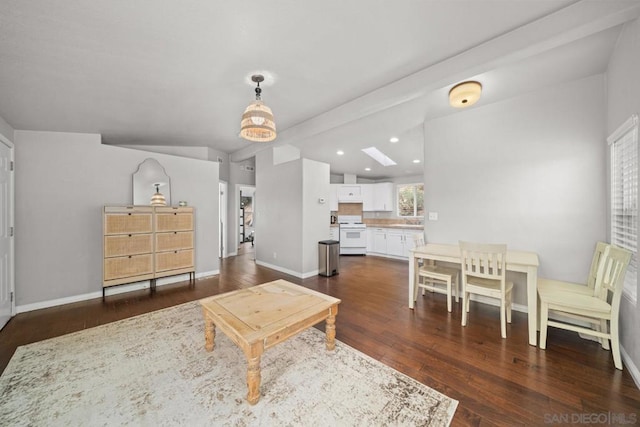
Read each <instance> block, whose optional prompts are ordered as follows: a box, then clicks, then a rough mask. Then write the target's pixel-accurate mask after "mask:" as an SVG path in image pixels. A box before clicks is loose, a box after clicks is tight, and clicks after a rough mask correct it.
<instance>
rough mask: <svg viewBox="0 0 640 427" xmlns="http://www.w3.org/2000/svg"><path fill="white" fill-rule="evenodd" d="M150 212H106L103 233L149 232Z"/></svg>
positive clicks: (150, 226)
mask: <svg viewBox="0 0 640 427" xmlns="http://www.w3.org/2000/svg"><path fill="white" fill-rule="evenodd" d="M152 224H153V222H152V215H151V213H137V212H129V213H108V214H105V216H104V234H134V233H151V231H152Z"/></svg>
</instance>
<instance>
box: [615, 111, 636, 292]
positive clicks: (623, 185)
mask: <svg viewBox="0 0 640 427" xmlns="http://www.w3.org/2000/svg"><path fill="white" fill-rule="evenodd" d="M608 140H609V143H610V144H611V218H610V221H611V243H612V244H614V245H616V246H619V247H621V248H625V249H627V250H629V251H631V252H632V254H633V256H632V257H631V262H630V263H629V267H628V268H627V274H626V276H625V287H624V293H625V294H626V295H627V296H629V297H630V299H631V300H632V301H633V302H635V301H637V293H638V116H636V115H634V116H632V117H631V118H630V119H629V120H627V122H625V124H624V125H622V126H621V127H620V129H618V130H617V131H616V132H614V133H613V135H612V136H611V137H609V138H608Z"/></svg>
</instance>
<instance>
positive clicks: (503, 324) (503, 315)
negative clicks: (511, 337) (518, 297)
mask: <svg viewBox="0 0 640 427" xmlns="http://www.w3.org/2000/svg"><path fill="white" fill-rule="evenodd" d="M500 336H502V338H506V337H507V302H506V301H505V300H504V299H502V300H500Z"/></svg>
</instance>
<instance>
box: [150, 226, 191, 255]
mask: <svg viewBox="0 0 640 427" xmlns="http://www.w3.org/2000/svg"><path fill="white" fill-rule="evenodd" d="M180 249H193V232H192V231H174V232H173V233H156V252H166V251H177V250H180Z"/></svg>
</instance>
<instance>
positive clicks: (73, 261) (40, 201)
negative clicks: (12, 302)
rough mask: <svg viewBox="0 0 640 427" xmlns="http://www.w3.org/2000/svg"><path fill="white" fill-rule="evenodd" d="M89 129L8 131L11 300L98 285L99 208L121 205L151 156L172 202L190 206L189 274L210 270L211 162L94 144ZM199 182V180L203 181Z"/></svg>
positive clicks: (213, 249)
mask: <svg viewBox="0 0 640 427" xmlns="http://www.w3.org/2000/svg"><path fill="white" fill-rule="evenodd" d="M100 140H101V137H100V135H97V134H77V133H59V132H31V131H16V132H15V141H14V142H15V147H16V149H15V155H16V156H15V158H16V245H15V246H16V303H17V305H18V306H21V305H27V304H34V303H40V302H46V301H51V300H55V299H62V298H70V297H75V296H78V295H86V294H90V293H95V292H101V290H102V207H103V206H104V205H116V206H118V205H127V204H131V202H132V198H133V189H132V187H133V185H132V174H133V172H135V170H136V169H137V167H138V164H139V163H140V162H142V161H143V160H144V159H146V158H148V157H153V158H155V159H156V160H158V161H159V162H160V164H162V166H164V168H165V170H166V172H167V174H168V175H169V176H170V177H171V193H172V200H187V201H188V202H189V205H190V206H194V207H195V209H196V214H195V216H196V224H195V226H196V239H195V240H196V260H195V261H196V273H203V272H217V271H218V270H219V261H218V257H217V249H218V198H217V197H213V195H216V193H217V192H211V191H210V189H211V188H214V189H217V188H218V164H217V163H216V162H209V161H202V160H194V159H188V158H184V157H175V156H170V155H165V154H153V155H150V154H149V153H148V152H144V151H140V150H131V149H127V148H121V147H116V146H109V145H102V144H101V143H100ZM203 183H206V184H205V185H203Z"/></svg>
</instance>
